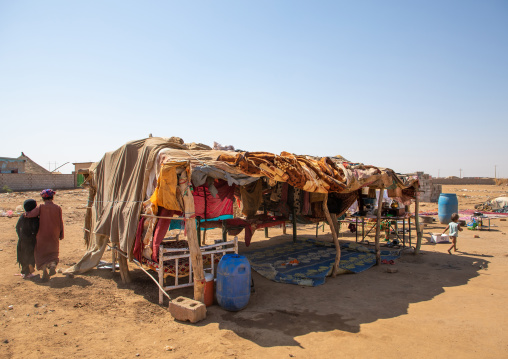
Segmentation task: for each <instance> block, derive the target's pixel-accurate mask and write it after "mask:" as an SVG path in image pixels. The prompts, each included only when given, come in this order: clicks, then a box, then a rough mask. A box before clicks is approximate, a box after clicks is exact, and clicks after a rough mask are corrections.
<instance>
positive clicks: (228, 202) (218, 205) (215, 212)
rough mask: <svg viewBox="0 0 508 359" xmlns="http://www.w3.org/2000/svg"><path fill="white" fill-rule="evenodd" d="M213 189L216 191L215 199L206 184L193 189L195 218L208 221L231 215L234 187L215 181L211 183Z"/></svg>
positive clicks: (221, 181) (224, 182)
mask: <svg viewBox="0 0 508 359" xmlns="http://www.w3.org/2000/svg"><path fill="white" fill-rule="evenodd" d="M213 187H214V188H215V190H216V191H217V192H216V193H217V195H216V196H215V197H214V196H213V195H212V193H211V192H210V189H209V188H208V184H207V183H205V184H204V185H202V186H199V187H195V188H194V190H193V191H192V195H193V197H194V207H195V213H196V217H201V218H204V219H209V218H216V217H219V216H222V215H226V214H229V215H232V214H233V202H234V194H235V187H236V186H235V185H232V186H229V185H228V183H227V182H226V181H224V180H220V179H216V180H214V181H213ZM215 190H214V192H215ZM205 208H206V212H205Z"/></svg>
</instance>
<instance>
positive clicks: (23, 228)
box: [16, 199, 39, 279]
mask: <svg viewBox="0 0 508 359" xmlns="http://www.w3.org/2000/svg"><path fill="white" fill-rule="evenodd" d="M23 207H24V208H25V211H26V212H30V211H31V210H33V209H34V208H35V207H37V202H35V200H33V199H27V200H26V201H25V202H24V203H23ZM38 230H39V218H26V217H25V216H21V217H19V220H18V223H16V233H17V234H18V247H17V254H18V263H19V265H20V266H21V275H22V276H23V278H24V279H27V278H31V277H32V276H33V274H32V273H33V272H34V270H35V257H34V250H35V243H36V236H37V231H38Z"/></svg>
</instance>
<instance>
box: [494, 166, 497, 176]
mask: <svg viewBox="0 0 508 359" xmlns="http://www.w3.org/2000/svg"><path fill="white" fill-rule="evenodd" d="M494 178H497V165H494Z"/></svg>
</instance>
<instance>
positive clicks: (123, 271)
mask: <svg viewBox="0 0 508 359" xmlns="http://www.w3.org/2000/svg"><path fill="white" fill-rule="evenodd" d="M118 264H119V265H120V276H121V277H122V282H123V283H124V284H127V283H130V282H131V276H130V274H129V264H128V263H127V258H125V257H124V256H122V255H119V256H118Z"/></svg>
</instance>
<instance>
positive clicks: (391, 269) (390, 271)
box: [386, 267, 399, 273]
mask: <svg viewBox="0 0 508 359" xmlns="http://www.w3.org/2000/svg"><path fill="white" fill-rule="evenodd" d="M398 271H399V270H398V269H397V268H391V267H388V268H386V273H397V272H398Z"/></svg>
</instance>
